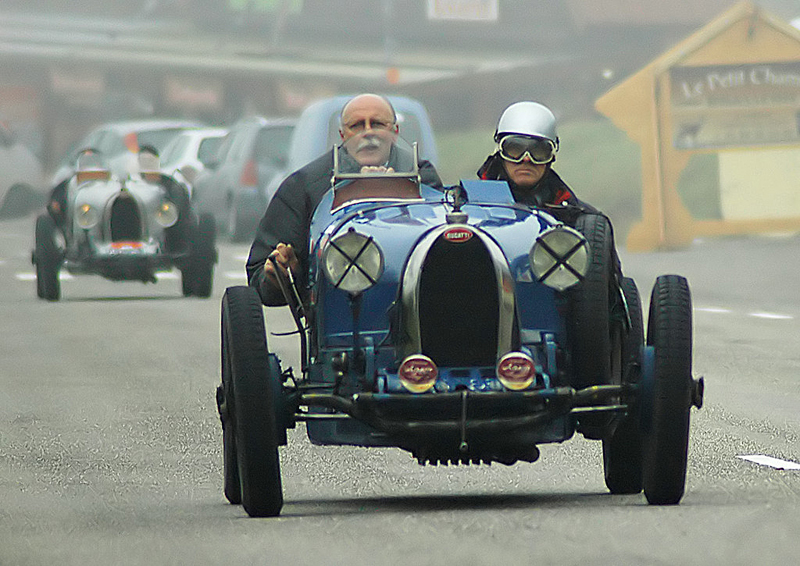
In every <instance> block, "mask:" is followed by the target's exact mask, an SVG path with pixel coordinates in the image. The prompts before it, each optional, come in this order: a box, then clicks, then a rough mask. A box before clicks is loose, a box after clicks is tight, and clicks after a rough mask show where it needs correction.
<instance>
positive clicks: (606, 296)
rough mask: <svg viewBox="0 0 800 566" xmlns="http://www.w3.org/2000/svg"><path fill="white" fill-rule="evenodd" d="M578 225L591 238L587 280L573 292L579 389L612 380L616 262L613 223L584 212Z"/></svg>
mask: <svg viewBox="0 0 800 566" xmlns="http://www.w3.org/2000/svg"><path fill="white" fill-rule="evenodd" d="M575 227H576V228H577V229H578V230H579V231H580V232H581V233H582V234H583V235H584V237H585V238H586V240H587V241H588V242H589V247H590V258H591V260H590V263H589V270H588V271H587V273H586V276H585V278H584V280H583V281H582V282H581V283H580V284H579V285H578V286H577V287H576V288H575V289H574V291H572V292H571V314H570V321H569V335H570V344H571V348H570V349H571V351H572V368H573V380H572V383H571V385H572V386H573V387H574V388H576V389H581V388H584V387H588V386H590V385H600V384H607V383H611V379H612V376H611V371H612V364H611V353H612V340H611V324H610V316H609V315H610V304H611V303H610V300H611V299H610V289H611V287H610V278H611V270H612V262H613V257H612V254H613V245H614V243H613V235H612V231H611V224H610V223H609V221H608V219H607V218H606V217H605V216H602V215H600V214H583V215H581V216H579V217H578V219H577V222H576V224H575Z"/></svg>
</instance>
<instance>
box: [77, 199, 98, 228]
mask: <svg viewBox="0 0 800 566" xmlns="http://www.w3.org/2000/svg"><path fill="white" fill-rule="evenodd" d="M75 222H77V223H78V226H80V227H81V228H83V229H84V230H89V229H91V228H94V227H95V226H97V223H98V222H100V211H99V210H97V209H96V208H95V207H93V206H92V205H90V204H82V205H80V206H79V207H78V209H77V210H76V211H75Z"/></svg>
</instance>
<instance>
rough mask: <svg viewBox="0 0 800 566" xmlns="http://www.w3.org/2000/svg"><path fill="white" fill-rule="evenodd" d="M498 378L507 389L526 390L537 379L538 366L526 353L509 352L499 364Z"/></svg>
mask: <svg viewBox="0 0 800 566" xmlns="http://www.w3.org/2000/svg"><path fill="white" fill-rule="evenodd" d="M497 378H498V379H499V380H500V383H502V384H503V386H504V387H505V388H506V389H511V390H512V391H519V390H521V389H525V388H526V387H528V386H529V385H530V384H531V383H533V380H534V379H536V364H534V363H533V359H532V358H531V357H530V356H529V355H527V354H525V353H524V352H509V353H508V354H506V355H505V356H503V357H502V358H500V361H499V362H497Z"/></svg>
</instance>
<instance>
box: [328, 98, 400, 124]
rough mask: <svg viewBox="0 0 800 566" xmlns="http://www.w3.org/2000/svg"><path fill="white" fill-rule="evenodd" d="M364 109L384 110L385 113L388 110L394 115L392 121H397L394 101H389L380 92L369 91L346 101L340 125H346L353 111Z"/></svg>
mask: <svg viewBox="0 0 800 566" xmlns="http://www.w3.org/2000/svg"><path fill="white" fill-rule="evenodd" d="M364 109H370V110H372V111H382V112H383V113H386V112H388V114H390V115H391V117H392V120H391V123H392V124H394V123H396V122H397V114H396V113H395V111H394V107H393V106H392V103H391V102H389V99H388V98H386V97H385V96H382V95H380V94H373V93H370V92H367V93H364V94H358V95H356V96H354V97H353V98H351V99H350V100H348V101H347V102H346V103H345V105H344V106H343V107H342V111H341V113H340V114H339V123H340V125H341V126H345V125H346V124H347V123H348V118H349V117H350V116H351V114H352V113H353V112H360V111H363V110H364Z"/></svg>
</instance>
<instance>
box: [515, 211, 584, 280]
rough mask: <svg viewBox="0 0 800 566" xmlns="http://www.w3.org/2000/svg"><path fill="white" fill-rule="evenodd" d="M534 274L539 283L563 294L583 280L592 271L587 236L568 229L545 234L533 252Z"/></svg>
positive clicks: (531, 258) (538, 240)
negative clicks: (565, 290)
mask: <svg viewBox="0 0 800 566" xmlns="http://www.w3.org/2000/svg"><path fill="white" fill-rule="evenodd" d="M529 258H530V263H531V271H533V274H534V276H535V277H536V280H537V281H539V282H540V283H544V284H545V285H547V286H548V287H552V288H553V289H556V290H557V291H563V290H564V289H567V288H569V287H572V286H573V285H575V284H576V283H578V282H579V281H581V280H582V279H583V276H584V275H586V272H587V271H588V269H589V244H588V243H587V242H586V238H584V237H583V234H581V233H580V232H578V231H577V230H575V229H573V228H570V227H568V226H561V225H559V226H553V227H552V228H549V229H547V230H545V231H544V232H542V233H541V234H540V235H539V237H538V238H536V242H535V243H534V244H533V247H532V248H531V251H530V254H529Z"/></svg>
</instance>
